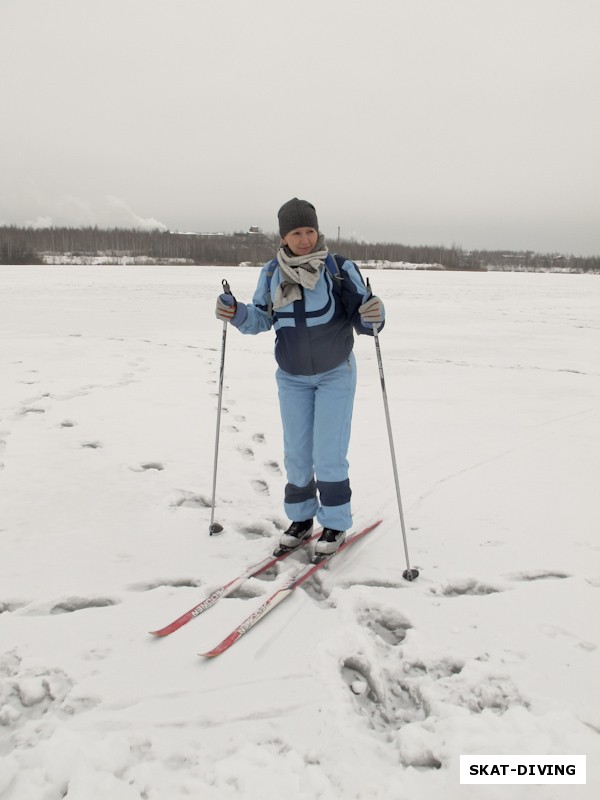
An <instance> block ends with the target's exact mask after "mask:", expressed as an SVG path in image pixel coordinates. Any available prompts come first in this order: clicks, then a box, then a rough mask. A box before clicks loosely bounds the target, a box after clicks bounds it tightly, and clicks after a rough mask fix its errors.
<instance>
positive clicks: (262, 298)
mask: <svg viewBox="0 0 600 800" xmlns="http://www.w3.org/2000/svg"><path fill="white" fill-rule="evenodd" d="M278 219H279V234H280V236H281V244H280V247H279V250H278V251H277V255H276V257H275V258H274V259H273V260H272V261H270V262H269V263H267V264H265V265H264V267H263V269H262V272H261V274H260V278H259V279H258V285H257V288H256V291H255V293H254V297H253V299H252V303H251V304H244V303H239V302H237V301H236V300H235V298H234V297H233V296H232V295H229V294H222V295H220V297H219V298H218V300H217V307H216V315H217V319H219V320H221V321H227V322H230V323H231V324H232V325H234V327H236V328H237V329H238V330H239V331H241V333H249V334H256V333H261V332H262V331H267V330H269V329H270V328H271V327H273V328H275V332H276V335H277V338H276V343H275V358H276V360H277V364H278V369H277V374H276V378H277V386H278V391H279V405H280V411H281V419H282V422H283V435H284V456H285V469H286V473H287V481H288V482H287V485H286V487H285V502H284V508H285V512H286V514H287V516H288V517H289V519H290V520H291V525H290V526H289V528H288V529H287V530H286V531H285V533H283V535H282V536H281V540H280V547H281V548H282V549H285V550H289V549H293V548H294V547H297V546H298V545H299V544H300V543H301V542H302V541H303V540H305V539H307V538H309V537H310V536H311V534H312V529H313V518H314V517H315V516H316V518H317V520H318V521H319V522H320V523H321V525H322V526H323V533H322V535H321V537H320V538H319V540H318V541H317V544H316V546H315V552H316V553H318V554H323V555H329V554H331V553H334V552H335V551H336V550H337V549H338V547H339V546H340V545H341V544H342V542H343V541H344V538H345V532H346V530H347V529H348V528H350V526H351V524H352V515H351V510H350V496H351V491H350V481H349V479H348V461H347V453H348V446H349V443H350V425H351V420H352V407H353V403H354V394H355V390H356V362H355V358H354V354H353V352H352V348H353V345H354V336H353V330H355V331H356V332H357V333H359V334H360V333H365V334H371V335H372V334H373V326H374V325H377V326H378V328H379V327H380V326H382V325H383V321H384V308H383V303H382V302H381V300H380V299H379V298H378V297H374V296H371V295H370V293H369V291H368V290H367V288H366V287H365V284H364V282H363V279H362V276H361V274H360V272H359V271H358V267H357V266H356V264H354V263H353V262H352V261H347V260H345V259H344V258H342V257H340V256H336V257H335V258H334V257H333V256H332V255H331V254H330V253H329V251H328V248H327V246H326V244H325V238H324V236H323V234H322V233H320V231H319V222H318V220H317V212H316V210H315V208H314V206H313V205H312V204H311V203H309V202H307V201H306V200H299V199H298V198H297V197H294V198H293V199H292V200H289V201H288V202H287V203H285V204H284V205H283V206H282V207H281V208H280V209H279V212H278Z"/></svg>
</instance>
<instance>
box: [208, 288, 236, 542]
mask: <svg viewBox="0 0 600 800" xmlns="http://www.w3.org/2000/svg"><path fill="white" fill-rule="evenodd" d="M221 283H222V285H223V292H224V294H229V295H230V294H231V289H230V288H229V284H228V283H227V281H226V280H225V279H223V280H222V281H221ZM226 342H227V322H223V335H222V338H221V368H220V370H219V402H218V404H217V429H216V432H215V461H214V465H213V485H212V502H211V506H210V508H211V511H210V527H209V529H208V530H209V533H210V535H211V536H212V535H213V533H221V531H222V530H223V526H222V525H220V524H219V523H218V522H215V521H214V520H215V503H216V493H217V465H218V462H219V433H220V431H221V405H222V402H223V375H224V374H225V344H226Z"/></svg>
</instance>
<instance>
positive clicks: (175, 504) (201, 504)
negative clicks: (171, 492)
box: [170, 492, 212, 508]
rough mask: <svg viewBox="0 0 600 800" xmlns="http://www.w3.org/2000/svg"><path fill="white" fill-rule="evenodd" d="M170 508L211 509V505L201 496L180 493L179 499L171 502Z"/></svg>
mask: <svg viewBox="0 0 600 800" xmlns="http://www.w3.org/2000/svg"><path fill="white" fill-rule="evenodd" d="M170 505H171V507H172V508H212V503H211V501H210V500H209V499H208V497H205V496H204V495H203V494H194V493H193V492H181V493H180V495H179V497H176V498H175V499H174V500H172V501H171V504H170Z"/></svg>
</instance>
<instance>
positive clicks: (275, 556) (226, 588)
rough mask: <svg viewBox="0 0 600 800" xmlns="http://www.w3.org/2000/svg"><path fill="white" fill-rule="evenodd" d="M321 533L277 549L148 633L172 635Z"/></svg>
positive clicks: (318, 532) (319, 531) (319, 532)
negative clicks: (175, 617) (292, 545)
mask: <svg viewBox="0 0 600 800" xmlns="http://www.w3.org/2000/svg"><path fill="white" fill-rule="evenodd" d="M321 533H322V531H321V530H318V531H317V532H316V533H313V534H312V536H310V538H308V539H305V540H304V541H303V542H301V543H300V544H299V545H298V547H294V548H292V549H291V550H287V549H284V548H281V547H278V548H277V549H276V550H275V552H274V553H272V555H268V556H266V558H263V560H262V561H259V562H258V564H253V565H252V566H251V567H248V569H246V570H245V571H244V572H242V573H241V574H240V575H238V576H237V578H234V579H233V580H231V581H229V583H225V584H223V586H219V588H218V589H215V590H214V592H211V594H209V595H208V596H207V597H205V598H204V599H203V600H201V601H200V602H199V603H198V604H197V605H195V606H194V607H193V608H190V610H189V611H186V612H185V614H182V615H181V616H180V617H177V619H175V620H173V622H170V623H169V624H168V625H165V626H164V628H159V629H158V630H156V631H150V633H151V634H152V636H157V637H160V636H168V635H169V634H170V633H174V632H175V631H177V630H179V628H182V627H183V626H184V625H186V624H187V623H188V622H191V620H193V619H195V618H196V617H198V616H199V615H200V614H203V613H204V612H205V611H208V609H209V608H212V607H213V606H214V604H215V603H217V602H218V601H219V600H221V598H223V597H227V595H230V594H232V593H233V592H235V590H236V589H239V587H240V586H241V585H242V584H243V583H245V582H246V581H247V580H248V579H249V578H255V577H256V576H257V575H261V574H262V573H263V572H266V571H267V570H268V569H269V568H270V567H272V566H273V565H274V564H277V562H278V561H283V559H284V558H287V557H288V556H289V555H291V553H294V552H295V551H297V550H300V549H302V547H303V546H304V545H307V544H308V543H309V542H312V541H313V540H314V539H318V538H319V536H320V535H321Z"/></svg>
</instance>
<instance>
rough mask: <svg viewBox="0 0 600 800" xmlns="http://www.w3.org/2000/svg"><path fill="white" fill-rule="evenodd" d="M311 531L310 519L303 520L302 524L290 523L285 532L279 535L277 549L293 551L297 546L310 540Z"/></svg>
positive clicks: (311, 522)
mask: <svg viewBox="0 0 600 800" xmlns="http://www.w3.org/2000/svg"><path fill="white" fill-rule="evenodd" d="M312 531H313V521H312V519H305V520H303V521H302V522H292V524H291V525H290V527H289V528H288V529H287V531H285V532H284V533H282V534H281V539H280V540H279V549H280V550H294V549H295V548H296V547H298V545H300V544H302V542H304V541H305V540H306V539H309V538H310V536H311V534H312Z"/></svg>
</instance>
